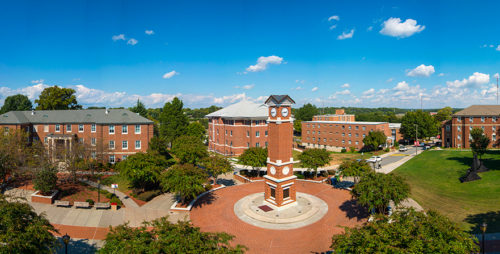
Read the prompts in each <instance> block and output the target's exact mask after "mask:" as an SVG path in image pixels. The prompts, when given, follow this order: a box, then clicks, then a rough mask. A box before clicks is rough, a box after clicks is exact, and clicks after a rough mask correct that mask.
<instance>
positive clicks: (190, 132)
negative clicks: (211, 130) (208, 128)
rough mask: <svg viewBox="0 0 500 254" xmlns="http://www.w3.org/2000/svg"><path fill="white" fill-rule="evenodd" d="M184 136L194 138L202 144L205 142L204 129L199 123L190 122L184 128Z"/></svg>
mask: <svg viewBox="0 0 500 254" xmlns="http://www.w3.org/2000/svg"><path fill="white" fill-rule="evenodd" d="M186 135H187V136H192V137H195V138H197V139H199V140H200V142H202V143H203V142H204V141H205V127H203V125H201V123H199V122H192V123H190V124H189V125H188V126H187V128H186Z"/></svg>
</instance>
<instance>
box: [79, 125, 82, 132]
mask: <svg viewBox="0 0 500 254" xmlns="http://www.w3.org/2000/svg"><path fill="white" fill-rule="evenodd" d="M78 132H83V124H79V125H78Z"/></svg>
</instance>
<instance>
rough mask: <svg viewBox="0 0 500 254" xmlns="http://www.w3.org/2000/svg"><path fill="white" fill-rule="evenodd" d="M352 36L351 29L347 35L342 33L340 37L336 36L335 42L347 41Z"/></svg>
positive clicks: (352, 31) (352, 30)
mask: <svg viewBox="0 0 500 254" xmlns="http://www.w3.org/2000/svg"><path fill="white" fill-rule="evenodd" d="M353 35H354V29H351V31H350V32H349V33H346V32H342V34H341V35H339V36H337V40H345V39H349V38H352V36H353Z"/></svg>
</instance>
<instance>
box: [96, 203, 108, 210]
mask: <svg viewBox="0 0 500 254" xmlns="http://www.w3.org/2000/svg"><path fill="white" fill-rule="evenodd" d="M109 208H111V205H110V204H109V203H96V204H95V209H109Z"/></svg>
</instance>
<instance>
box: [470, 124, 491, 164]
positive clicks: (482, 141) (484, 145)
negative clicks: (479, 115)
mask: <svg viewBox="0 0 500 254" xmlns="http://www.w3.org/2000/svg"><path fill="white" fill-rule="evenodd" d="M470 135H471V137H472V142H470V148H471V149H472V153H473V154H477V155H478V156H479V158H481V156H482V155H483V154H484V153H486V151H487V150H488V145H489V144H490V139H489V138H488V137H487V136H486V135H484V133H483V129H481V128H473V129H472V131H471V132H470Z"/></svg>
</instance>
